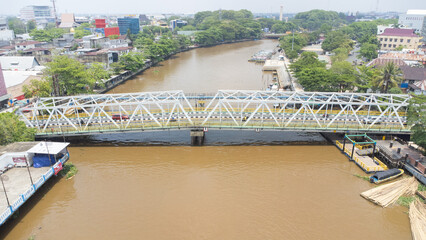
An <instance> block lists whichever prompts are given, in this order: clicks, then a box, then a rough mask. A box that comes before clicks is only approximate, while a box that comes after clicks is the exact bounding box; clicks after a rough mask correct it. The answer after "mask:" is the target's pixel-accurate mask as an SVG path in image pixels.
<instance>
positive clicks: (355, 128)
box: [17, 90, 410, 137]
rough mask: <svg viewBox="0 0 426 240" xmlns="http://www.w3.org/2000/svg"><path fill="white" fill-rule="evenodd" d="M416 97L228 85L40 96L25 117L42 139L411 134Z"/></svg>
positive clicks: (22, 113) (24, 112)
mask: <svg viewBox="0 0 426 240" xmlns="http://www.w3.org/2000/svg"><path fill="white" fill-rule="evenodd" d="M409 99H410V97H409V96H408V95H396V94H364V93H325V92H278V91H254V90H253V91H251V90H220V91H218V92H217V93H215V94H184V92H183V91H163V92H141V93H126V94H98V95H79V96H69V97H51V98H40V99H38V100H37V101H36V102H35V103H33V104H32V105H29V106H26V107H25V108H21V109H19V110H18V111H17V114H18V115H19V116H20V117H21V119H22V120H23V121H24V122H25V123H26V124H27V126H29V127H34V128H36V129H37V133H36V134H37V135H38V136H47V137H48V136H63V135H64V136H68V135H91V134H98V133H105V132H116V131H145V130H168V129H185V128H186V129H193V128H220V129H224V128H229V129H256V130H260V129H267V130H277V131H278V130H284V131H285V130H290V131H309V132H345V133H347V132H369V133H384V134H385V133H389V134H394V133H395V134H396V133H398V134H409V131H410V126H408V125H407V124H406V121H407V120H406V112H407V106H408V101H409Z"/></svg>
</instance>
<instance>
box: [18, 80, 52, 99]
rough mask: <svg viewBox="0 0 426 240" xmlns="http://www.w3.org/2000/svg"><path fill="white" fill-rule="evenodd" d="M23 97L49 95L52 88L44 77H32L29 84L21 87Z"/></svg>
mask: <svg viewBox="0 0 426 240" xmlns="http://www.w3.org/2000/svg"><path fill="white" fill-rule="evenodd" d="M22 90H23V92H24V95H25V98H32V97H50V94H51V93H52V88H51V86H50V83H49V82H48V81H46V80H45V79H40V80H39V79H32V80H31V81H30V84H28V85H24V86H23V87H22Z"/></svg>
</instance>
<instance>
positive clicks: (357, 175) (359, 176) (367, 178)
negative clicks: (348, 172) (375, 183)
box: [354, 174, 370, 182]
mask: <svg viewBox="0 0 426 240" xmlns="http://www.w3.org/2000/svg"><path fill="white" fill-rule="evenodd" d="M354 176H355V177H357V178H360V179H362V180H365V181H368V182H370V177H368V176H361V175H359V174H354Z"/></svg>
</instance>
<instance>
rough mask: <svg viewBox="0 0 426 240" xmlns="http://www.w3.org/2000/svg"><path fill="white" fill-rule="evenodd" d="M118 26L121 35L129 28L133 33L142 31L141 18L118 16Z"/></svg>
mask: <svg viewBox="0 0 426 240" xmlns="http://www.w3.org/2000/svg"><path fill="white" fill-rule="evenodd" d="M117 21H118V28H119V29H120V35H125V34H127V30H130V33H131V34H138V33H139V31H140V28H139V18H129V17H125V18H118V19H117Z"/></svg>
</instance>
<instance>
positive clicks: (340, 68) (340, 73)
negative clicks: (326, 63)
mask: <svg viewBox="0 0 426 240" xmlns="http://www.w3.org/2000/svg"><path fill="white" fill-rule="evenodd" d="M330 71H331V72H332V73H333V85H334V87H336V86H337V87H338V88H337V89H338V91H339V92H344V91H346V90H354V83H355V81H356V72H355V70H354V68H353V67H352V64H350V63H349V62H347V61H340V62H335V63H334V64H333V65H332V66H331V69H330Z"/></svg>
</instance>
